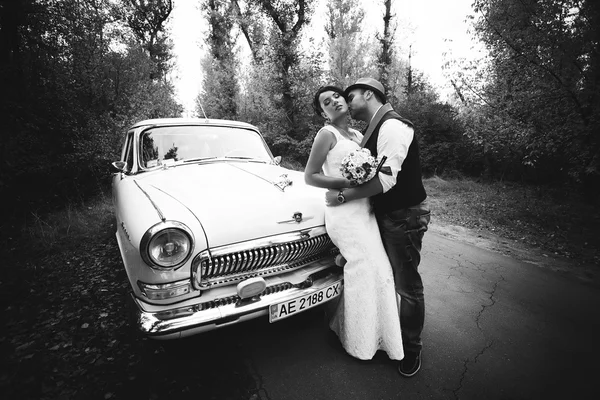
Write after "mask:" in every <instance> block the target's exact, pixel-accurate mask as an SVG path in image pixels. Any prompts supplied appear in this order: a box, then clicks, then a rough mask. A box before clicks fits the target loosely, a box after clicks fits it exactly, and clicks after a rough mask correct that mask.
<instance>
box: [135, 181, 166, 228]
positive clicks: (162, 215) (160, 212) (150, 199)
mask: <svg viewBox="0 0 600 400" xmlns="http://www.w3.org/2000/svg"><path fill="white" fill-rule="evenodd" d="M133 182H134V183H135V185H136V186H137V187H138V189H140V190H141V191H142V193H144V194H145V195H146V197H147V198H148V200H149V201H150V204H152V206H153V207H154V209H155V210H156V212H157V213H158V218H160V220H161V221H162V222H165V220H166V218H165V216H164V214H163V213H162V211H160V208H158V206H157V205H156V203H155V202H154V201H152V198H151V197H150V195H149V194H148V193H146V191H145V190H144V189H142V187H141V186H140V184H139V183H138V181H137V180H135V179H134V180H133Z"/></svg>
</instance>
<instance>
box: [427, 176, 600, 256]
mask: <svg viewBox="0 0 600 400" xmlns="http://www.w3.org/2000/svg"><path fill="white" fill-rule="evenodd" d="M424 185H425V187H426V190H427V193H428V196H429V197H428V199H429V200H428V201H429V205H430V207H431V210H432V221H433V222H432V223H440V224H449V225H456V226H461V227H465V228H468V229H471V230H473V231H475V232H477V231H481V232H485V233H492V234H495V235H498V236H500V237H503V238H507V239H511V240H515V241H518V242H521V243H522V244H524V245H526V246H528V247H530V248H538V249H541V250H544V251H545V252H548V253H550V254H553V255H559V256H563V257H567V258H570V259H573V260H574V261H576V262H577V263H580V264H588V265H590V264H591V265H596V266H599V265H600V210H599V209H598V208H597V207H594V206H593V205H591V204H589V203H586V202H585V201H584V200H583V199H582V197H581V196H579V195H578V194H577V193H575V192H573V191H571V190H569V189H568V188H556V187H554V188H550V187H540V186H531V185H525V184H521V183H514V182H492V183H488V182H478V181H475V180H472V179H456V178H454V179H448V180H445V179H443V178H441V177H438V176H434V177H432V178H428V179H425V180H424Z"/></svg>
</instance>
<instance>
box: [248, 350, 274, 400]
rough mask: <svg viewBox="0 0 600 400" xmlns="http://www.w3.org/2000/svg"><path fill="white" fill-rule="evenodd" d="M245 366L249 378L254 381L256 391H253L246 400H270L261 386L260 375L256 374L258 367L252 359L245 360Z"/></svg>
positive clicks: (267, 393) (261, 379)
mask: <svg viewBox="0 0 600 400" xmlns="http://www.w3.org/2000/svg"><path fill="white" fill-rule="evenodd" d="M246 366H247V367H248V372H249V373H250V376H251V377H252V379H254V382H255V384H256V389H254V390H253V393H252V395H251V396H250V398H249V399H248V400H271V397H269V392H268V391H267V389H266V388H265V387H264V386H263V385H264V382H263V378H262V375H261V374H260V373H259V372H258V367H257V366H256V363H255V362H254V359H253V358H251V357H248V358H246Z"/></svg>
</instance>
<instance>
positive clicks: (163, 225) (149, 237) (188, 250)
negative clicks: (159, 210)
mask: <svg viewBox="0 0 600 400" xmlns="http://www.w3.org/2000/svg"><path fill="white" fill-rule="evenodd" d="M193 249H194V237H193V235H192V232H191V231H190V229H189V228H188V227H187V226H185V225H184V224H182V223H180V222H175V221H165V222H160V223H158V224H156V225H154V226H153V227H152V228H150V229H148V231H147V232H146V233H145V234H144V236H143V237H142V241H141V243H140V253H141V256H142V258H143V259H144V261H145V262H146V263H147V264H148V265H150V266H151V267H153V268H160V269H164V268H166V269H171V268H176V267H178V266H181V265H182V264H184V263H185V262H186V261H187V260H188V258H189V257H190V255H191V254H192V251H193Z"/></svg>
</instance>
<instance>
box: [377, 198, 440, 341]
mask: <svg viewBox="0 0 600 400" xmlns="http://www.w3.org/2000/svg"><path fill="white" fill-rule="evenodd" d="M375 216H376V217H377V223H378V224H379V231H380V232H381V239H382V241H383V246H384V247H385V251H386V252H387V255H388V257H389V259H390V264H391V265H392V269H393V272H394V282H395V286H396V292H397V293H398V294H399V295H400V298H401V300H400V307H399V311H400V327H401V328H402V341H403V345H404V351H405V352H407V351H409V352H418V351H420V350H421V348H422V347H423V343H422V342H421V331H422V330H423V324H424V322H425V300H424V298H423V281H422V280H421V275H420V274H419V270H418V267H419V263H420V262H421V254H420V253H421V244H422V241H423V236H424V234H425V232H426V231H427V226H428V225H429V220H430V217H431V216H430V212H429V209H428V207H427V205H426V204H425V203H421V204H419V205H417V206H415V207H410V208H405V209H400V210H394V211H391V212H387V213H385V214H380V215H378V214H377V213H376V214H375Z"/></svg>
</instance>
